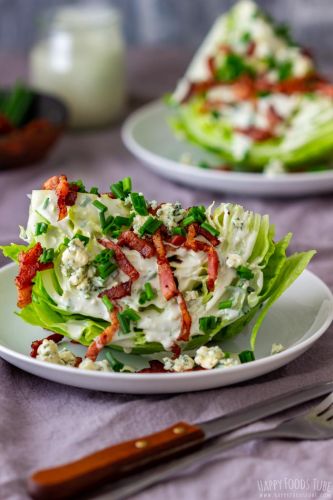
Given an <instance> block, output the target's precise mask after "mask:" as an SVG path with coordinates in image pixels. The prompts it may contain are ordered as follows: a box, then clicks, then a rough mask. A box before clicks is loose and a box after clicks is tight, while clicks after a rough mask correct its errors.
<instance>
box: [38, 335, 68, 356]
mask: <svg viewBox="0 0 333 500" xmlns="http://www.w3.org/2000/svg"><path fill="white" fill-rule="evenodd" d="M63 338H64V336H63V335H60V333H52V335H49V336H48V337H45V339H46V340H53V342H55V343H56V344H58V342H61V340H62V339H63ZM45 339H41V340H34V341H33V342H32V343H31V351H30V356H31V357H32V358H36V357H37V351H38V347H39V346H40V345H42V343H43V340H45Z"/></svg>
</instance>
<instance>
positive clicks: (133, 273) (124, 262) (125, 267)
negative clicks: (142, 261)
mask: <svg viewBox="0 0 333 500" xmlns="http://www.w3.org/2000/svg"><path fill="white" fill-rule="evenodd" d="M98 243H100V245H103V247H105V248H109V249H110V250H113V251H114V258H115V260H116V262H117V264H118V266H119V267H120V269H121V270H122V271H123V272H124V273H125V274H127V276H129V277H130V278H131V280H132V281H136V280H137V279H138V278H139V277H140V274H139V273H138V271H137V270H136V269H135V267H134V266H132V264H131V263H130V261H129V260H128V258H127V257H126V255H125V254H124V252H123V251H122V249H121V248H120V247H119V245H117V244H116V243H113V241H110V240H102V239H100V240H98Z"/></svg>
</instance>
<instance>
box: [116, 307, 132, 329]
mask: <svg viewBox="0 0 333 500" xmlns="http://www.w3.org/2000/svg"><path fill="white" fill-rule="evenodd" d="M118 320H119V324H120V328H121V331H122V332H123V333H129V332H130V331H131V327H130V322H129V319H128V318H126V316H124V313H123V312H121V313H118Z"/></svg>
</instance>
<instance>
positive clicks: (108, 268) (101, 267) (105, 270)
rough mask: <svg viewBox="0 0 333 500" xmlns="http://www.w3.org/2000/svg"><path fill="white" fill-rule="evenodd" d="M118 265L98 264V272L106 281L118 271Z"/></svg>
mask: <svg viewBox="0 0 333 500" xmlns="http://www.w3.org/2000/svg"><path fill="white" fill-rule="evenodd" d="M117 267H118V266H117V264H115V263H114V262H109V263H107V264H98V265H97V272H98V274H99V276H100V277H101V278H103V279H104V280H105V279H106V278H108V277H109V276H110V274H112V273H113V271H115V270H116V269H117Z"/></svg>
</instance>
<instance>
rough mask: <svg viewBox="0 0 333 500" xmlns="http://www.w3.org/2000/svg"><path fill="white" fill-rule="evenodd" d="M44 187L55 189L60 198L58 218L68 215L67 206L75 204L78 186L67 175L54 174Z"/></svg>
mask: <svg viewBox="0 0 333 500" xmlns="http://www.w3.org/2000/svg"><path fill="white" fill-rule="evenodd" d="M43 189H48V190H55V192H56V195H57V198H58V220H62V219H64V218H65V217H66V215H67V206H72V205H74V203H75V201H76V197H77V192H78V189H79V188H78V186H77V185H76V184H75V183H71V184H70V183H69V182H68V180H67V177H66V176H65V175H59V176H57V175H54V176H53V177H50V178H49V179H48V180H47V181H45V182H44V184H43Z"/></svg>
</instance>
